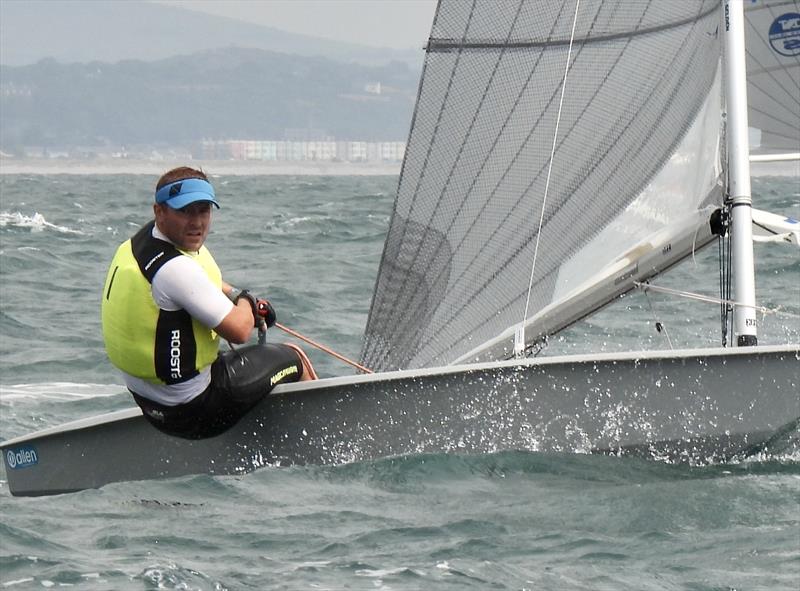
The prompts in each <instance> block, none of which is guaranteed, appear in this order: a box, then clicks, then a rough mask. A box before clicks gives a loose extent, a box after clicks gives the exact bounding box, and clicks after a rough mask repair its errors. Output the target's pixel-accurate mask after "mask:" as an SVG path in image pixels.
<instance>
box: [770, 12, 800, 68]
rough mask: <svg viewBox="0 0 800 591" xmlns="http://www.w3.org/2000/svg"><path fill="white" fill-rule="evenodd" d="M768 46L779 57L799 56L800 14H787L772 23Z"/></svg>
mask: <svg viewBox="0 0 800 591" xmlns="http://www.w3.org/2000/svg"><path fill="white" fill-rule="evenodd" d="M769 44H770V45H771V46H772V49H774V50H775V51H776V52H778V53H779V54H781V55H785V56H789V57H791V56H794V55H800V14H798V13H796V12H787V13H786V14H782V15H780V16H779V17H778V18H776V19H775V20H774V21H772V25H770V27H769Z"/></svg>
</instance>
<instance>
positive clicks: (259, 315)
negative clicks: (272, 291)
mask: <svg viewBox="0 0 800 591" xmlns="http://www.w3.org/2000/svg"><path fill="white" fill-rule="evenodd" d="M240 298H245V299H246V300H247V301H248V302H250V308H251V309H252V310H253V324H254V326H259V325H260V324H261V322H262V321H263V322H266V324H267V328H271V327H273V326H275V321H276V320H277V319H278V316H277V315H276V314H275V308H273V307H272V304H270V303H269V302H268V301H267V300H264V299H261V298H257V297H256V296H254V295H253V294H252V293H250V292H249V291H247V290H246V289H243V290H242V291H241V292H240V293H239V295H237V296H236V301H235V302H234V303H235V304H238V303H239V299H240Z"/></svg>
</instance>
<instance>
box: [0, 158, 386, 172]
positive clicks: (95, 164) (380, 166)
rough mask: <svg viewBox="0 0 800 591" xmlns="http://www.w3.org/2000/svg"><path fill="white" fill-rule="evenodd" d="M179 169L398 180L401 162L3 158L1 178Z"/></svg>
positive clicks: (1, 159)
mask: <svg viewBox="0 0 800 591" xmlns="http://www.w3.org/2000/svg"><path fill="white" fill-rule="evenodd" d="M176 166H193V167H199V168H202V169H203V170H204V171H205V172H206V173H208V174H211V175H235V176H245V175H246V176H259V175H288V176H397V175H399V174H400V166H401V163H400V162H331V161H326V162H321V161H298V162H269V161H263V160H193V159H188V160H183V161H179V160H140V159H129V158H102V159H101V158H97V159H92V160H77V159H67V158H35V159H34V158H28V159H23V158H0V174H76V175H106V174H146V175H159V174H161V173H163V172H164V171H165V170H169V169H171V168H174V167H176Z"/></svg>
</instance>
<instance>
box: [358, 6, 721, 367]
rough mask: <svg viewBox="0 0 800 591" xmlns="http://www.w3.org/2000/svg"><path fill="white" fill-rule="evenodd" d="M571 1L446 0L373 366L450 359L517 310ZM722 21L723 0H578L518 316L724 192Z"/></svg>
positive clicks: (386, 267)
mask: <svg viewBox="0 0 800 591" xmlns="http://www.w3.org/2000/svg"><path fill="white" fill-rule="evenodd" d="M574 11H575V3H574V2H573V1H567V2H563V1H562V0H551V1H542V0H536V1H525V0H502V1H499V0H486V1H474V2H472V1H465V0H442V1H440V4H439V7H438V9H437V13H436V17H435V20H434V24H433V29H432V33H431V38H430V40H429V43H428V48H427V55H426V61H425V67H424V72H423V77H422V80H421V83H420V90H419V95H418V99H417V105H416V110H415V114H414V121H413V125H412V129H411V134H410V138H409V146H408V149H407V152H406V158H405V161H404V164H403V171H402V174H401V179H400V184H399V188H398V195H397V200H396V202H395V209H394V212H393V216H392V221H391V224H390V228H389V233H388V236H387V240H386V244H385V247H384V253H383V256H382V260H381V267H380V270H379V273H378V279H377V282H376V286H375V292H374V295H373V301H372V306H371V309H370V315H369V319H368V322H367V327H366V331H365V341H364V348H363V351H362V360H363V362H364V363H365V364H366V365H367V366H369V367H372V368H374V369H393V368H406V367H423V366H432V365H441V364H446V363H449V362H452V361H453V360H455V359H458V358H459V357H461V356H463V355H464V354H465V353H467V352H469V351H471V350H473V349H474V348H475V347H478V346H480V345H481V344H482V343H485V342H487V341H489V340H490V339H492V338H494V337H496V335H498V334H500V333H502V332H503V331H505V330H506V329H508V328H509V327H512V326H513V325H515V324H518V323H520V322H521V321H522V319H523V315H524V310H525V302H526V296H527V293H528V283H529V278H530V274H531V268H532V264H533V257H534V250H535V245H536V240H537V233H538V225H539V223H538V222H539V217H540V215H541V212H542V206H543V202H544V196H545V185H546V180H547V172H548V163H549V160H550V150H551V146H552V144H553V137H554V131H555V127H556V119H557V114H558V108H559V98H560V95H561V86H562V81H563V76H564V69H565V66H566V64H567V56H568V51H569V42H570V34H571V30H572V21H573V14H574ZM719 22H720V19H719V3H718V1H717V0H692V1H682V2H663V1H662V0H619V1H609V0H602V1H601V0H582V1H581V2H580V12H579V14H578V18H577V23H576V28H575V38H574V47H573V50H572V56H571V58H570V64H569V75H568V79H567V84H566V92H565V98H564V104H563V109H562V114H561V120H560V124H559V132H558V137H557V141H556V150H555V156H554V158H553V166H552V179H551V182H550V185H549V191H548V194H547V199H546V203H545V206H544V216H543V227H542V232H541V236H540V237H539V251H538V256H537V260H536V265H535V274H534V277H533V292H532V294H531V303H530V307H529V316H531V315H534V314H536V313H538V312H539V311H540V310H542V309H544V308H546V307H548V306H551V305H553V304H554V303H555V302H556V301H557V300H558V299H559V298H562V297H564V296H565V295H567V294H569V293H570V292H571V291H572V290H573V289H574V288H577V287H578V286H579V285H581V284H585V283H586V282H587V281H588V280H590V278H591V276H592V275H593V274H595V273H597V272H598V271H600V270H601V269H603V268H606V267H607V266H608V265H611V264H612V263H613V262H614V261H615V260H617V259H618V258H619V257H620V255H621V254H622V253H624V252H625V251H626V250H627V249H630V248H632V247H634V246H635V245H636V244H638V243H640V242H641V240H642V239H643V238H644V237H646V236H648V235H652V234H655V233H658V232H660V231H662V230H663V229H664V228H666V227H669V226H671V225H673V224H676V223H678V222H679V221H680V220H681V219H683V218H685V217H686V216H687V215H689V216H693V215H694V216H696V212H697V210H698V208H700V207H702V206H705V205H707V204H709V203H711V202H713V201H718V200H719V191H718V190H715V189H718V187H717V185H716V178H717V175H716V173H717V170H716V167H715V162H716V155H717V150H718V145H719V143H718V139H719V133H720V131H719V129H720V125H719V118H718V111H719V96H718V95H717V94H716V92H715V90H714V89H716V88H718V80H717V72H718V66H719V51H720V50H719V38H718V33H719ZM712 95H713V96H712ZM692 130H701V131H699V132H698V131H695V132H692ZM709 134H710V137H709ZM687 142H688V143H687ZM687 146H688V147H687ZM665 170H668V171H669V173H668V174H666V175H665V174H664V171H665ZM655 181H658V182H657V183H656V184H655V185H654V184H653V183H654V182H655ZM626 211H627V212H628V215H627V217H626V215H625V214H626ZM631 211H633V213H631ZM610 226H615V231H614V232H610V231H609V230H607V229H608V228H609V227H610ZM602 235H605V236H606V237H612V236H613V238H614V241H613V248H609V247H608V246H607V245H605V244H603V243H600V244H598V243H597V242H596V240H597V239H598V238H599V237H600V236H602Z"/></svg>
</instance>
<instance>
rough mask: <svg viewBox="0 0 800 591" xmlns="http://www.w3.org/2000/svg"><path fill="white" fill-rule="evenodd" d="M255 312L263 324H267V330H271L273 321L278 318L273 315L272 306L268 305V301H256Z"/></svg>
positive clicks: (273, 324) (273, 309)
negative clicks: (262, 320)
mask: <svg viewBox="0 0 800 591" xmlns="http://www.w3.org/2000/svg"><path fill="white" fill-rule="evenodd" d="M256 312H257V313H258V315H259V317H260V318H263V319H264V322H266V323H267V328H272V327H273V326H275V321H276V320H278V316H277V315H276V314H275V308H273V307H272V304H270V303H269V301H267V300H257V301H256Z"/></svg>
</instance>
